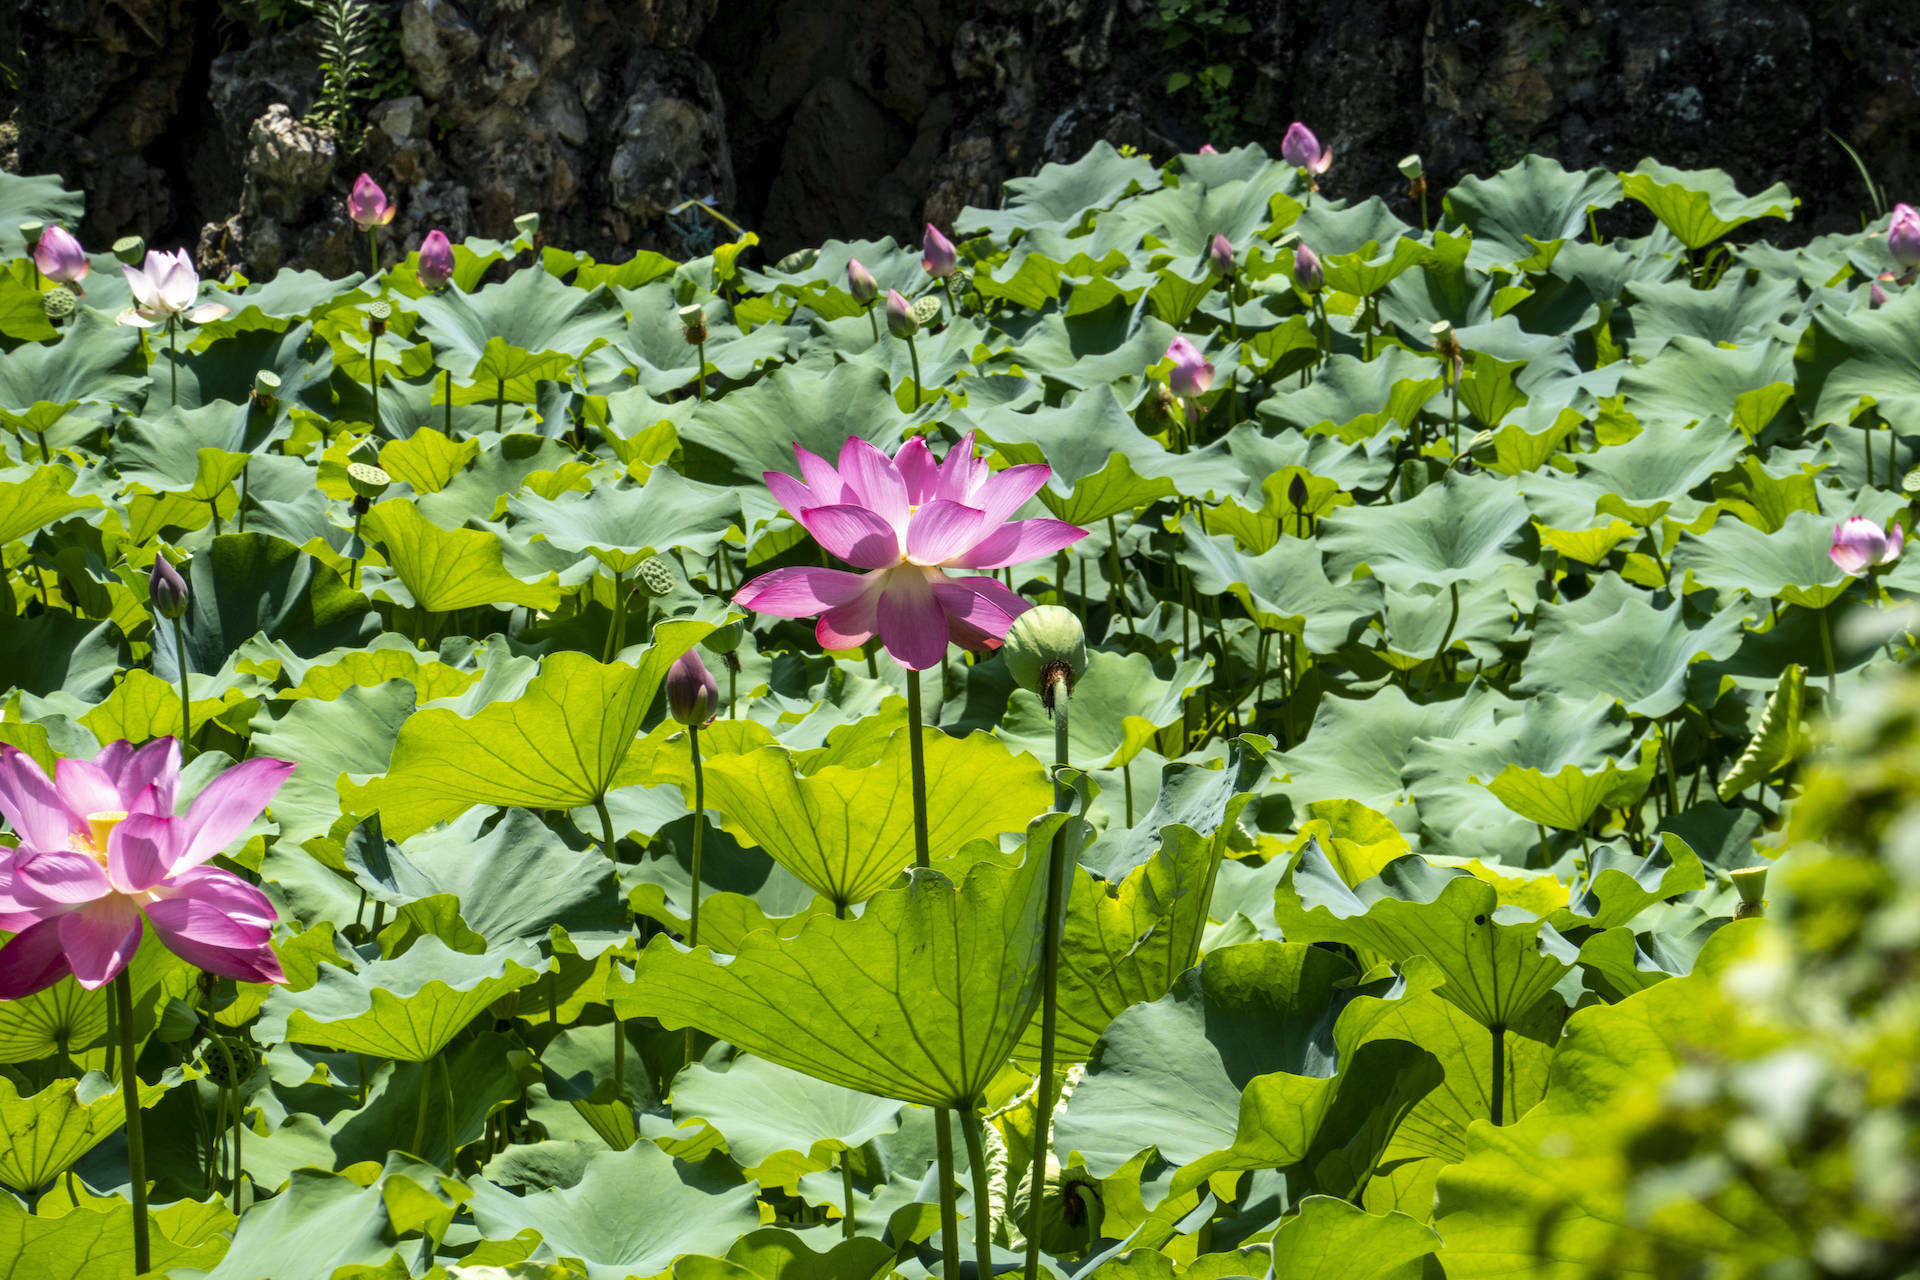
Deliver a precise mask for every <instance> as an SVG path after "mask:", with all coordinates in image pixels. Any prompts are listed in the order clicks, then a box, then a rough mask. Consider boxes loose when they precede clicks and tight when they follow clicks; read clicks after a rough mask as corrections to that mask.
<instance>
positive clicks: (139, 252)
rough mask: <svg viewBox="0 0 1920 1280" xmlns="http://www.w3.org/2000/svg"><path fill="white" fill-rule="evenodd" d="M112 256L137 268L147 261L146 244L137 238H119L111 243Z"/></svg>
mask: <svg viewBox="0 0 1920 1280" xmlns="http://www.w3.org/2000/svg"><path fill="white" fill-rule="evenodd" d="M113 256H114V257H116V258H118V259H120V261H122V262H124V263H126V264H127V265H128V266H130V267H137V266H139V265H140V264H141V263H143V262H145V261H146V260H147V242H146V241H145V240H142V239H141V238H140V237H139V236H121V237H120V238H119V239H118V240H115V241H114V242H113Z"/></svg>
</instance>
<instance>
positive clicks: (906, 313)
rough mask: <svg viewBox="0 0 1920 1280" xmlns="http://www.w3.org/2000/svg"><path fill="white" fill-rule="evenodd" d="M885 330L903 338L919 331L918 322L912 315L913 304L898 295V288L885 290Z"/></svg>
mask: <svg viewBox="0 0 1920 1280" xmlns="http://www.w3.org/2000/svg"><path fill="white" fill-rule="evenodd" d="M887 332H888V333H890V334H892V335H893V336H894V337H896V338H900V339H903V340H904V339H907V338H911V337H912V336H913V335H914V334H916V333H918V332H920V322H919V321H918V320H916V319H914V316H913V305H912V304H911V303H909V302H908V301H907V300H906V299H905V298H903V297H901V296H900V291H899V290H898V289H889V290H887Z"/></svg>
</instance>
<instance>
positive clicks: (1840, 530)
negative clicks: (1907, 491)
mask: <svg viewBox="0 0 1920 1280" xmlns="http://www.w3.org/2000/svg"><path fill="white" fill-rule="evenodd" d="M1906 539H1907V531H1906V530H1905V529H1903V528H1901V526H1900V522H1899V521H1898V520H1896V521H1893V522H1892V523H1891V524H1889V525H1888V526H1887V527H1886V528H1884V529H1883V528H1881V527H1880V526H1879V525H1877V524H1875V523H1874V522H1873V521H1871V520H1869V519H1867V518H1866V517H1865V516H1849V517H1847V518H1846V519H1845V520H1842V521H1841V522H1840V523H1839V524H1837V525H1835V526H1834V527H1833V545H1832V546H1830V547H1828V548H1827V557H1828V559H1830V560H1832V561H1833V562H1834V564H1836V565H1838V566H1839V568H1840V572H1842V573H1845V574H1848V575H1850V576H1853V577H1858V576H1860V574H1861V573H1863V572H1865V571H1866V570H1867V569H1870V568H1872V567H1873V566H1875V565H1882V564H1892V563H1893V562H1894V561H1895V560H1898V559H1899V558H1900V549H1901V547H1903V546H1904V545H1905V544H1906Z"/></svg>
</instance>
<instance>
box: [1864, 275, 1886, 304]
mask: <svg viewBox="0 0 1920 1280" xmlns="http://www.w3.org/2000/svg"><path fill="white" fill-rule="evenodd" d="M1886 305H1887V291H1886V290H1885V289H1882V288H1881V287H1880V282H1879V281H1878V280H1875V281H1874V282H1873V283H1872V284H1870V285H1868V286H1867V310H1869V311H1878V310H1879V309H1880V308H1882V307H1884V306H1886Z"/></svg>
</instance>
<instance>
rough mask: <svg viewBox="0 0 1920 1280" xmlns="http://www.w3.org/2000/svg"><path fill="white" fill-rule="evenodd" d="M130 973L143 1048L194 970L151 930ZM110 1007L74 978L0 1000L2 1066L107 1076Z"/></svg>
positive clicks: (105, 997)
mask: <svg viewBox="0 0 1920 1280" xmlns="http://www.w3.org/2000/svg"><path fill="white" fill-rule="evenodd" d="M127 973H128V974H130V975H131V977H132V982H133V1015H134V1040H135V1043H136V1044H144V1043H145V1042H146V1039H147V1037H148V1036H150V1035H152V1034H153V1031H154V1028H155V1026H156V1025H157V1024H158V1022H159V1018H160V1013H161V1010H162V1009H164V1008H165V1007H166V1004H167V1001H169V1000H171V999H174V998H176V997H181V996H185V995H186V994H187V992H188V991H189V990H191V989H192V987H193V983H194V978H195V971H194V969H193V967H192V966H190V965H189V964H187V962H186V961H184V960H182V959H180V957H178V956H176V955H174V954H173V952H171V951H169V950H167V946H166V944H165V943H164V942H162V941H160V938H159V935H158V934H156V933H155V932H154V931H153V930H152V929H147V928H142V929H141V931H140V948H139V950H138V951H136V952H135V953H134V957H133V963H132V964H130V965H129V966H128V967H127ZM112 1003H113V993H112V992H111V991H109V990H107V989H106V988H104V987H102V988H98V989H95V990H93V991H88V990H87V989H86V988H84V987H82V986H81V985H80V984H79V983H78V982H77V981H75V980H74V979H73V978H72V977H71V976H68V977H65V978H62V979H60V980H59V981H58V982H56V983H54V984H53V985H52V986H50V987H44V988H42V989H41V990H39V991H36V992H34V993H33V994H32V995H30V996H22V997H21V998H20V999H18V1000H4V1001H0V1062H33V1061H34V1060H36V1059H39V1058H52V1057H54V1056H55V1055H59V1056H60V1057H61V1058H62V1059H63V1060H64V1061H65V1062H68V1063H71V1064H72V1069H73V1070H76V1071H82V1072H86V1071H104V1070H105V1069H106V1066H107V1061H108V1046H109V1044H110V1043H112V1042H111V1041H110V1039H109V1037H108V1032H107V1009H108V1006H109V1005H111V1004H112ZM116 1056H117V1048H116ZM62 1069H63V1070H64V1069H65V1068H62ZM5 1198H6V1197H4V1196H0V1200H4V1199H5Z"/></svg>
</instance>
